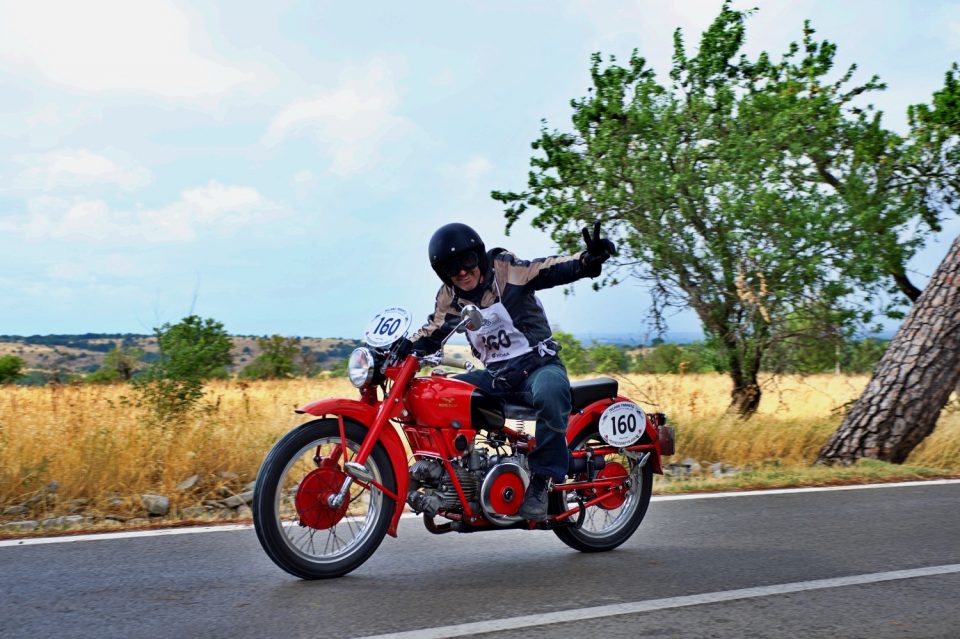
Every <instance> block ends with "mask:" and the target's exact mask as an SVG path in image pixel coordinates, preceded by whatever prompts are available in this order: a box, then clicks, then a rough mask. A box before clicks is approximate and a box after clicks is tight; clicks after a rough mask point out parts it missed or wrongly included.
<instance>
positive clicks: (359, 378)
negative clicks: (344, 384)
mask: <svg viewBox="0 0 960 639" xmlns="http://www.w3.org/2000/svg"><path fill="white" fill-rule="evenodd" d="M375 371H376V369H375V367H374V360H373V353H371V352H370V349H369V348H362V347H361V348H357V349H354V351H353V352H352V353H350V359H349V360H347V377H349V378H350V383H351V384H353V385H354V386H356V387H357V388H363V387H364V386H366V385H367V384H369V383H370V380H371V379H373V374H374V372H375Z"/></svg>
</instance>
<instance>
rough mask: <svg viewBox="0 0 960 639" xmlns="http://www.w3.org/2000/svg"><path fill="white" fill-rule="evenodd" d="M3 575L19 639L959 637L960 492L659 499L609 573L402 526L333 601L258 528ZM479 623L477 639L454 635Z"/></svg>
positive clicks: (96, 546) (511, 546) (521, 539)
mask: <svg viewBox="0 0 960 639" xmlns="http://www.w3.org/2000/svg"><path fill="white" fill-rule="evenodd" d="M0 566H2V571H0V592H2V593H3V594H2V597H0V636H2V637H4V638H13V637H224V638H226V637H230V638H232V639H239V638H243V637H257V638H258V639H262V638H266V637H281V636H282V637H291V638H293V637H362V636H370V635H379V634H385V633H397V632H403V631H415V632H413V633H410V634H409V635H406V636H411V637H413V636H417V637H423V636H450V635H451V634H452V635H456V636H471V635H474V634H476V633H478V632H488V631H489V632H490V634H489V635H487V636H491V637H498V638H503V637H524V638H526V639H529V638H531V637H551V638H552V637H594V636H602V637H605V638H608V637H637V636H650V637H738V638H739V637H830V638H831V639H833V638H835V637H869V638H871V639H876V638H882V637H944V638H946V637H951V638H955V637H957V636H960V630H958V629H960V605H957V600H958V597H960V482H950V483H939V484H925V485H919V486H916V485H914V486H891V487H877V488H869V489H860V490H837V491H833V490H831V491H820V492H785V493H766V494H761V495H744V496H731V497H719V498H701V499H679V500H657V501H655V502H654V503H653V504H651V506H650V510H649V512H648V515H647V519H646V520H645V521H644V523H643V525H642V526H641V527H640V529H639V531H638V532H637V534H636V535H634V537H633V538H632V539H631V540H630V541H629V542H627V543H626V544H625V545H624V546H622V547H621V548H620V549H618V550H616V551H613V552H610V553H603V554H595V555H587V554H581V553H578V552H575V551H572V550H570V549H569V548H567V547H566V546H565V545H563V544H562V543H561V542H560V541H559V540H558V539H556V538H555V537H554V536H553V535H552V534H551V533H549V532H532V533H531V532H524V531H504V532H496V533H477V534H473V535H456V534H450V535H443V536H433V535H430V534H429V533H427V532H426V531H425V530H424V529H423V527H422V524H421V522H420V521H419V520H418V519H416V518H409V519H407V518H405V519H404V520H403V521H402V522H401V527H400V536H399V538H398V539H393V538H390V537H388V538H387V539H386V540H385V541H384V543H383V545H382V546H381V547H380V549H379V550H378V552H377V553H376V554H375V555H374V556H373V558H372V559H371V560H370V561H368V562H367V563H366V564H365V565H364V566H362V567H361V568H360V569H358V570H357V571H355V572H354V573H352V574H350V575H348V576H347V577H344V578H341V579H337V580H332V581H323V582H305V581H300V580H297V579H295V578H292V577H290V576H289V575H287V574H286V573H284V572H282V571H281V570H279V569H278V568H276V567H275V566H274V565H273V564H272V563H271V562H270V560H269V559H268V558H267V557H266V556H265V555H264V554H263V552H262V551H261V550H260V547H259V545H258V543H257V540H256V537H255V535H254V532H253V531H252V530H250V529H240V530H229V531H218V532H206V533H197V534H176V535H165V536H145V537H135V538H122V539H110V540H96V541H75V542H70V543H44V544H36V545H10V543H9V542H3V544H2V545H0ZM909 570H916V571H915V572H912V573H911V572H907V573H904V572H900V571H909ZM847 577H850V578H852V580H848V581H843V580H839V581H838V579H840V578H847ZM824 580H826V581H824ZM744 589H751V590H746V591H744ZM530 615H534V617H533V618H531V617H530ZM544 621H548V622H551V623H547V624H545V625H543V622H544ZM464 623H473V624H478V625H473V626H469V627H466V628H459V629H458V628H450V627H449V626H452V625H456V624H464ZM438 628H439V629H438ZM429 629H434V630H429ZM458 633H459V634H458Z"/></svg>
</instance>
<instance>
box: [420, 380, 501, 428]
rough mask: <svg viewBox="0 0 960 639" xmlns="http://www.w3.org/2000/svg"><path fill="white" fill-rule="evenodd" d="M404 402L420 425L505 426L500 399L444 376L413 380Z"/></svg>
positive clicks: (460, 426)
mask: <svg viewBox="0 0 960 639" xmlns="http://www.w3.org/2000/svg"><path fill="white" fill-rule="evenodd" d="M404 402H405V404H406V406H407V408H408V409H409V411H410V413H411V414H412V416H413V418H414V419H415V421H416V423H417V424H418V425H420V426H432V427H434V428H455V429H468V430H479V429H481V428H486V429H490V430H496V429H499V428H503V425H504V419H503V405H502V404H501V402H500V400H498V399H496V398H494V397H491V396H490V395H487V394H486V393H483V392H482V391H480V390H478V389H477V387H476V386H473V385H472V384H468V383H466V382H462V381H460V380H458V379H452V378H450V377H445V376H442V375H431V376H429V377H417V378H416V379H414V380H412V381H411V382H410V387H409V389H408V390H407V394H406V396H405V398H404Z"/></svg>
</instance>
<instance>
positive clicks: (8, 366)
mask: <svg viewBox="0 0 960 639" xmlns="http://www.w3.org/2000/svg"><path fill="white" fill-rule="evenodd" d="M25 365H26V362H24V361H23V359H21V358H19V357H17V356H16V355H4V356H3V357H0V384H9V383H11V382H15V381H17V379H18V378H20V377H21V375H22V372H23V367H24V366H25Z"/></svg>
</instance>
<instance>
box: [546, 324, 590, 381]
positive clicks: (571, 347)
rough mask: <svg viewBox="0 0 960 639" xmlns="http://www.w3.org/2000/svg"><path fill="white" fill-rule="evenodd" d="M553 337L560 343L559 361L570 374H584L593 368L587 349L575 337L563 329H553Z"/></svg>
mask: <svg viewBox="0 0 960 639" xmlns="http://www.w3.org/2000/svg"><path fill="white" fill-rule="evenodd" d="M553 339H555V340H556V341H557V343H558V344H560V361H562V362H563V365H564V366H566V367H567V370H568V371H569V372H570V374H571V375H586V374H587V373H589V372H590V371H591V370H593V368H592V366H591V365H590V358H589V357H588V356H587V350H586V349H585V348H584V347H583V344H581V343H580V340H578V339H577V338H576V337H574V336H573V335H571V334H570V333H565V332H563V331H554V332H553Z"/></svg>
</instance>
